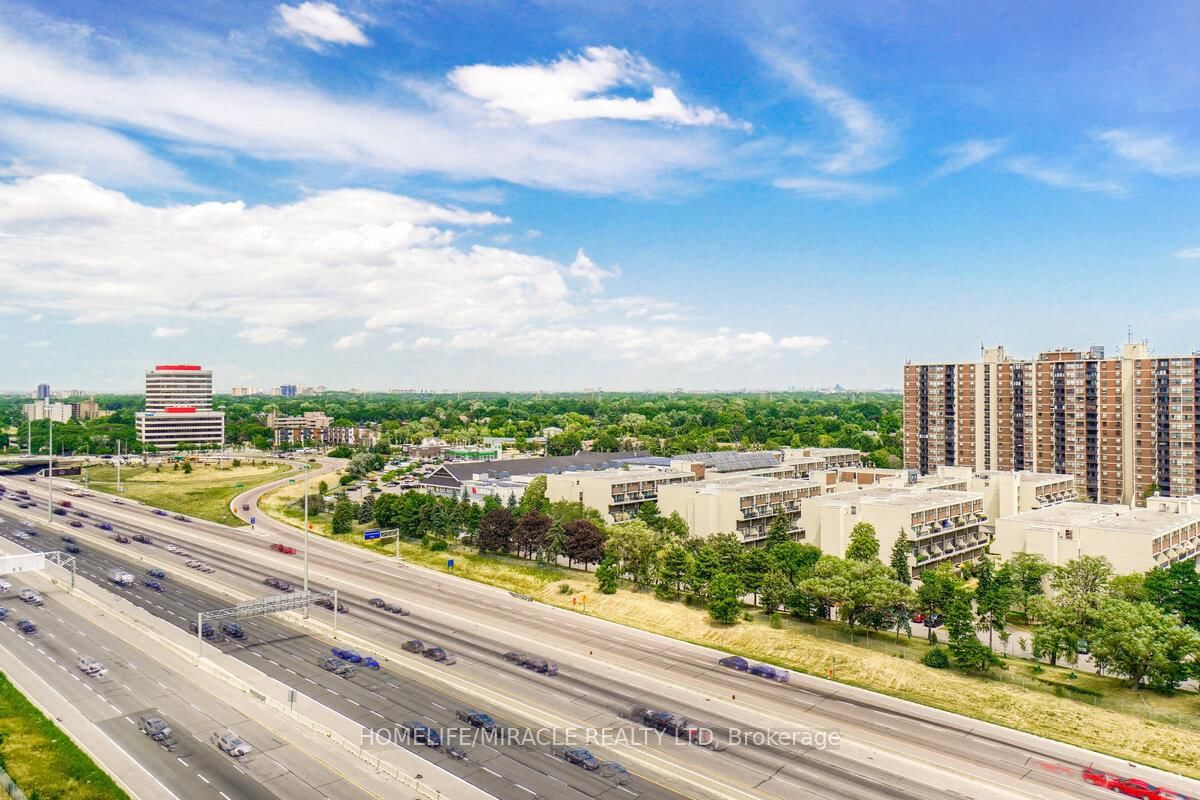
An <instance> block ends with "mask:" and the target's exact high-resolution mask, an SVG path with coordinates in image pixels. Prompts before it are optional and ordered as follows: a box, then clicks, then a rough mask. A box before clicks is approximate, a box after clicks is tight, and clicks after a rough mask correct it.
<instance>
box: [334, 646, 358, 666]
mask: <svg viewBox="0 0 1200 800" xmlns="http://www.w3.org/2000/svg"><path fill="white" fill-rule="evenodd" d="M329 652H330V653H332V654H333V655H334V656H335V657H337V658H340V659H342V660H343V661H349V662H350V663H351V664H357V663H359V662H360V661H362V660H363V658H362V656H360V655H359V654H358V653H356V652H354V651H353V650H346V649H344V648H341V647H331V648H329Z"/></svg>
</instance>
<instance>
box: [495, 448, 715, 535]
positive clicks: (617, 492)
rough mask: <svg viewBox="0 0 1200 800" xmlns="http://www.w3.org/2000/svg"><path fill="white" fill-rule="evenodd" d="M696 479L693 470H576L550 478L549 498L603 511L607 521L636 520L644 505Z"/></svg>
mask: <svg viewBox="0 0 1200 800" xmlns="http://www.w3.org/2000/svg"><path fill="white" fill-rule="evenodd" d="M510 463H511V462H510ZM695 480H696V475H695V474H694V473H693V472H692V471H691V470H690V469H658V468H655V467H617V468H609V469H599V470H572V471H569V472H562V473H558V474H556V475H549V476H547V478H546V497H547V498H548V499H549V500H551V501H558V500H566V501H568V502H571V503H575V502H578V503H583V504H584V505H585V506H587V507H589V508H594V509H596V510H597V511H599V512H600V513H601V514H602V515H604V519H605V521H607V522H624V521H625V520H628V519H632V518H633V516H634V515H635V514H636V513H637V510H638V509H639V508H641V506H642V504H644V503H649V502H651V501H657V500H658V498H659V492H660V490H661V489H662V488H664V487H666V486H669V485H673V484H683V483H693V482H695ZM666 513H670V512H666Z"/></svg>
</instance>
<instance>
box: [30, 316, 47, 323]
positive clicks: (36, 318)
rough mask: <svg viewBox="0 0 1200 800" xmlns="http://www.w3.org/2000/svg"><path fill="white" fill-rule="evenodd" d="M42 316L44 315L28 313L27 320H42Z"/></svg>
mask: <svg viewBox="0 0 1200 800" xmlns="http://www.w3.org/2000/svg"><path fill="white" fill-rule="evenodd" d="M44 316H45V315H44V314H30V315H29V321H30V322H41V321H42V318H43V317H44Z"/></svg>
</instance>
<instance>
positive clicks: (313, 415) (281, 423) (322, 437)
mask: <svg viewBox="0 0 1200 800" xmlns="http://www.w3.org/2000/svg"><path fill="white" fill-rule="evenodd" d="M266 424H267V427H268V428H270V429H271V432H272V433H273V434H274V438H275V446H276V447H281V446H283V445H291V444H308V443H317V444H324V443H325V442H327V441H328V440H329V428H330V426H331V425H333V417H330V416H329V415H328V414H325V413H324V412H321V411H305V412H304V413H303V414H301V415H300V416H291V417H285V416H282V415H279V414H267V418H266Z"/></svg>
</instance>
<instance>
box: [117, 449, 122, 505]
mask: <svg viewBox="0 0 1200 800" xmlns="http://www.w3.org/2000/svg"><path fill="white" fill-rule="evenodd" d="M117 494H118V495H120V494H121V440H120V439H117Z"/></svg>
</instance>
